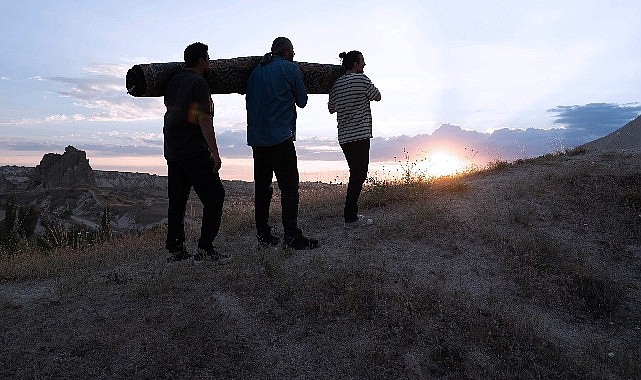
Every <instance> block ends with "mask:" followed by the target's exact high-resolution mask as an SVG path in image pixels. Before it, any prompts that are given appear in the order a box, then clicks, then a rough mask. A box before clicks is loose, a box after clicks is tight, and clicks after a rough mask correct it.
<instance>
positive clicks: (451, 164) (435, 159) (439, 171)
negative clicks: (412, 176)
mask: <svg viewBox="0 0 641 380" xmlns="http://www.w3.org/2000/svg"><path fill="white" fill-rule="evenodd" d="M420 166H421V167H420V169H419V170H420V171H421V172H422V174H425V175H426V176H428V177H442V176H446V175H452V174H456V173H459V172H462V171H463V170H464V169H465V167H466V165H465V163H464V162H463V161H461V160H460V159H459V158H458V157H457V156H456V155H454V154H452V153H448V152H444V151H441V152H434V153H431V154H429V155H428V156H427V157H426V158H425V161H424V162H422V163H421V165H420Z"/></svg>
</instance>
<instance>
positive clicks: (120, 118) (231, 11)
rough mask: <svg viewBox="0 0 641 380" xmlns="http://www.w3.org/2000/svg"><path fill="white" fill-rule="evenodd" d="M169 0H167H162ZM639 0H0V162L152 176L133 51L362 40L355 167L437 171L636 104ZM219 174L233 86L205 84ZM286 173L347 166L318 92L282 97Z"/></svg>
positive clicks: (610, 117) (241, 170) (545, 148)
mask: <svg viewBox="0 0 641 380" xmlns="http://www.w3.org/2000/svg"><path fill="white" fill-rule="evenodd" d="M179 4H181V5H179ZM639 19H641V3H639V2H638V1H636V0H629V1H609V2H604V1H591V0H587V1H586V0H584V1H562V0H555V1H546V0H543V1H536V2H513V1H460V0H453V1H432V0H420V1H403V0H400V1H396V2H390V1H376V0H370V1H359V0H356V1H351V2H345V1H334V0H328V1H322V2H321V1H297V2H292V1H280V0H275V1H243V0H233V1H225V0H222V1H221V0H215V1H198V0H195V1H191V2H188V3H184V2H176V1H173V2H168V1H162V0H161V1H157V0H156V1H144V0H141V1H137V2H133V3H132V2H130V1H126V2H125V1H119V0H115V1H113V0H112V1H108V2H98V3H96V2H86V1H69V0H67V1H65V0H62V1H58V2H50V1H44V0H43V1H31V0H25V1H20V2H9V1H5V2H2V3H1V4H0V33H1V35H2V39H1V40H0V165H20V166H36V165H37V164H38V163H39V162H40V159H41V158H42V156H43V155H44V154H46V153H59V154H62V153H63V152H64V149H65V147H66V146H68V145H73V146H74V147H76V148H77V149H80V150H84V151H86V152H87V157H88V158H89V161H90V164H91V166H92V167H93V168H94V169H98V170H118V171H131V172H149V173H154V174H159V175H166V164H165V161H164V159H163V157H162V118H163V113H164V106H163V103H162V98H160V97H157V98H135V97H132V96H130V95H128V94H127V93H126V88H125V75H126V73H127V70H128V69H129V68H131V67H132V66H133V65H135V64H139V63H150V62H177V61H182V57H183V51H184V48H185V47H186V46H187V45H189V44H190V43H193V42H196V41H201V42H204V43H206V44H208V45H209V48H210V52H209V53H210V56H211V59H217V58H234V57H244V56H255V55H262V54H264V53H265V52H267V51H269V48H270V46H271V42H272V41H273V39H274V38H276V37H278V36H286V37H288V38H290V39H291V40H292V42H293V44H294V48H295V50H296V57H295V59H296V60H297V61H304V62H317V63H331V64H340V59H339V58H338V54H339V53H340V52H342V51H349V50H359V51H361V52H363V54H364V57H365V61H366V63H367V66H366V67H365V73H366V74H367V75H368V76H369V78H370V79H371V80H372V82H373V83H374V84H375V85H376V86H377V87H378V88H379V90H380V91H381V94H382V100H381V101H380V102H373V103H372V106H371V108H372V115H373V118H374V140H373V141H372V150H371V157H372V166H371V169H370V174H372V173H378V174H377V175H381V176H384V175H385V174H386V173H388V172H393V171H398V170H399V168H401V170H403V168H404V167H405V168H406V167H408V166H411V167H412V168H417V170H419V169H420V170H426V171H432V172H434V173H436V172H439V171H445V172H447V171H448V170H450V169H449V168H461V167H464V166H468V165H478V166H482V162H483V161H484V160H485V161H487V160H513V159H518V158H527V157H534V156H538V155H542V154H545V153H552V152H556V151H560V150H563V149H568V148H571V147H573V146H577V145H580V144H582V143H585V142H588V141H591V140H593V139H596V138H598V137H601V136H604V135H607V134H608V133H611V132H613V131H614V130H616V129H618V128H620V127H622V126H623V125H624V124H626V123H627V122H629V121H630V120H632V119H634V118H636V117H637V116H638V115H639V114H641V94H640V89H641V48H639V46H641V45H640V41H641V23H639V22H638V20H639ZM213 99H214V103H215V107H216V115H215V117H214V125H215V129H216V134H217V138H218V144H219V148H220V152H221V155H222V158H223V168H222V169H221V176H222V177H223V179H241V180H251V179H252V169H251V149H250V148H249V147H247V145H246V111H245V102H244V97H243V96H242V95H238V94H231V95H229V94H228V95H213ZM297 131H298V136H297V139H298V140H297V143H296V146H297V151H298V157H299V166H300V170H301V176H302V178H303V179H306V180H321V181H324V182H327V181H333V180H337V179H340V178H342V177H344V176H345V175H346V174H347V165H346V164H345V162H344V161H345V160H344V157H343V156H342V153H341V151H340V147H339V146H338V143H337V141H336V140H337V139H336V116H335V115H330V114H329V113H328V112H327V95H322V94H317V95H310V97H309V102H308V105H307V107H305V108H304V109H302V110H299V111H298V128H297Z"/></svg>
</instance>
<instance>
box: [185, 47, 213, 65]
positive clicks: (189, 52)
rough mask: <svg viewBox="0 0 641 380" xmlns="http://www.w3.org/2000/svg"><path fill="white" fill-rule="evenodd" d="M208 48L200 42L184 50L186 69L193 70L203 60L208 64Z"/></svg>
mask: <svg viewBox="0 0 641 380" xmlns="http://www.w3.org/2000/svg"><path fill="white" fill-rule="evenodd" d="M207 50H209V47H208V46H207V45H205V44H204V43H202V42H194V43H193V44H191V45H189V46H187V47H186V48H185V66H186V67H187V68H194V67H196V66H197V65H198V62H199V60H200V59H201V58H203V59H204V60H205V61H206V62H207V64H209V54H208V53H207Z"/></svg>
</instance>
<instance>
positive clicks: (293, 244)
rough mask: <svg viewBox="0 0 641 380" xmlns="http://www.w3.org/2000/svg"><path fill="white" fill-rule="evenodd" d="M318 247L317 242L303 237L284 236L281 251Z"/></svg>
mask: <svg viewBox="0 0 641 380" xmlns="http://www.w3.org/2000/svg"><path fill="white" fill-rule="evenodd" d="M316 247H318V240H316V239H310V238H307V237H305V236H303V235H297V236H285V237H284V239H283V249H288V248H293V249H296V250H299V249H314V248H316Z"/></svg>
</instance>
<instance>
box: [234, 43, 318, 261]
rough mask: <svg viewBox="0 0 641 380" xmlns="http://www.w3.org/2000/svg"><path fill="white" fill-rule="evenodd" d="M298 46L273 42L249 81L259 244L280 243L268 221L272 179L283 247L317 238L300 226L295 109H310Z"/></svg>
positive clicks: (249, 138) (307, 243)
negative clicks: (277, 195) (277, 198)
mask: <svg viewBox="0 0 641 380" xmlns="http://www.w3.org/2000/svg"><path fill="white" fill-rule="evenodd" d="M293 59H294V46H293V44H292V42H291V41H290V40H289V39H288V38H285V37H278V38H276V39H275V40H274V42H273V44H272V47H271V52H269V53H267V54H265V56H264V57H263V59H262V60H261V62H260V64H259V65H258V66H256V68H255V69H254V70H253V71H252V73H251V75H250V77H249V80H248V81H247V94H246V97H245V99H246V107H247V145H249V146H251V147H252V154H253V158H254V186H255V188H254V190H255V205H254V206H255V220H256V235H257V237H258V242H259V244H261V245H277V244H278V242H279V241H280V239H279V238H278V237H277V236H275V235H274V234H273V233H272V227H271V226H270V225H269V223H268V219H269V206H270V203H271V199H272V194H273V188H272V187H271V185H272V179H273V175H274V174H275V175H276V181H277V182H278V188H279V189H280V193H281V206H282V223H283V247H284V248H293V249H312V248H316V247H317V246H318V240H316V239H311V238H308V237H305V236H304V235H303V233H302V231H301V229H300V228H298V202H299V193H298V184H299V175H298V164H297V157H296V148H295V147H294V141H295V140H296V106H298V107H300V108H304V107H305V106H306V105H307V91H306V90H305V86H304V84H303V78H302V76H301V74H300V71H299V70H298V66H297V65H296V64H295V63H293Z"/></svg>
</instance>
